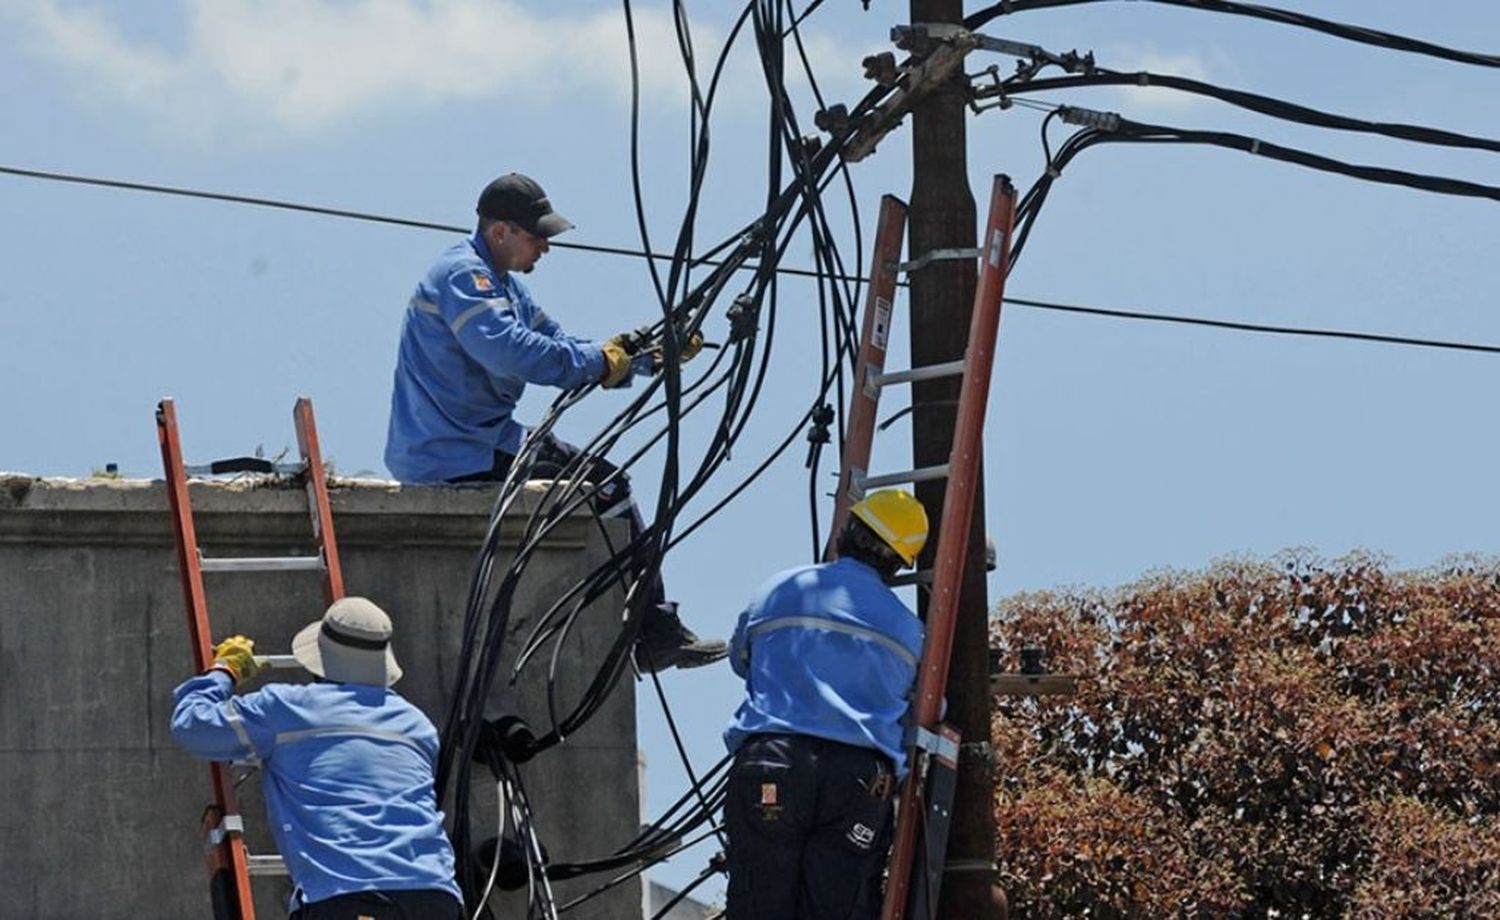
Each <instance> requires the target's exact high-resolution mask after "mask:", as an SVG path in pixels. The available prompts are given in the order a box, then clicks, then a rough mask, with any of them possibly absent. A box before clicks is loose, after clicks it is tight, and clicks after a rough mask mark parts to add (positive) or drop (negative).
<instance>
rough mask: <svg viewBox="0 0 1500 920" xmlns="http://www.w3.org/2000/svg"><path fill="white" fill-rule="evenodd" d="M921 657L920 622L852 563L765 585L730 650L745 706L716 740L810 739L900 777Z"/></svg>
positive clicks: (788, 574) (873, 575) (786, 575)
mask: <svg viewBox="0 0 1500 920" xmlns="http://www.w3.org/2000/svg"><path fill="white" fill-rule="evenodd" d="M921 656H922V622H921V621H920V620H918V619H917V616H916V614H914V613H912V612H911V610H910V609H908V608H907V606H906V605H905V604H903V603H902V602H901V599H900V598H898V597H896V595H895V594H894V593H893V592H892V591H891V589H890V588H889V587H887V586H886V584H885V583H884V582H883V581H881V579H880V575H879V574H878V573H877V572H876V571H875V570H874V569H873V568H871V567H870V566H868V565H865V564H864V563H863V562H859V561H856V560H854V559H840V560H838V561H836V562H829V563H824V564H822V565H810V566H802V567H800V568H795V569H790V570H788V571H785V572H782V573H780V574H779V575H776V576H775V577H773V578H772V579H771V580H770V581H768V582H767V583H766V584H765V585H764V586H762V587H761V588H760V590H759V591H757V592H756V595H755V597H754V599H753V600H752V601H751V602H750V605H749V607H747V608H746V610H745V612H744V613H742V614H741V615H740V618H739V622H738V624H737V625H736V627H735V630H734V639H733V640H732V641H731V643H730V646H729V661H730V665H731V666H732V667H733V668H734V672H735V673H736V674H738V675H740V676H741V677H743V678H744V679H745V701H744V702H743V703H741V704H740V707H739V709H738V710H737V711H736V712H735V714H734V719H733V720H732V721H731V722H730V725H729V728H728V730H726V731H725V732H724V743H725V745H726V746H727V747H728V748H729V750H730V751H735V750H738V749H739V746H740V744H741V743H742V742H743V741H744V740H745V738H747V737H749V736H750V735H754V734H758V733H761V732H766V733H772V734H796V735H812V736H814V737H818V738H827V739H830V740H832V741H840V742H843V743H845V744H852V745H855V746H857V747H867V748H874V749H875V750H878V751H882V752H884V753H885V754H886V755H888V756H889V757H890V758H891V760H892V761H893V762H894V764H895V767H896V772H897V775H902V774H904V773H905V772H906V749H905V745H904V744H903V743H902V742H903V734H904V730H905V725H904V719H905V717H906V710H907V707H908V703H909V699H910V696H911V691H912V686H913V684H914V683H915V682H916V676H917V664H918V662H919V660H920V659H921Z"/></svg>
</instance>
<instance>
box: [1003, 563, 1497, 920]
mask: <svg viewBox="0 0 1500 920" xmlns="http://www.w3.org/2000/svg"><path fill="white" fill-rule="evenodd" d="M993 632H994V641H995V643H996V646H997V647H998V648H1000V649H1001V650H1003V651H1004V652H1005V653H1006V655H1007V657H1006V658H1005V659H1004V660H1005V666H1006V668H1007V669H1011V670H1013V669H1014V668H1015V667H1016V666H1017V657H1016V652H1017V650H1018V649H1020V648H1021V647H1022V646H1024V645H1038V646H1041V647H1042V648H1043V649H1044V651H1045V654H1046V660H1047V664H1048V665H1049V667H1050V669H1051V670H1053V671H1059V672H1072V673H1077V674H1080V675H1082V676H1083V677H1084V678H1085V679H1084V680H1083V681H1082V682H1081V686H1080V692H1079V694H1078V696H1076V697H1074V698H1072V699H1067V700H1060V699H1052V700H1048V699H1018V698H1000V699H999V700H998V701H997V704H996V710H995V719H994V742H995V751H996V755H995V756H996V771H997V776H996V780H997V782H996V801H995V809H996V819H997V821H998V824H999V829H1000V835H999V840H1000V842H999V853H998V859H999V864H1000V866H1001V871H1002V877H1003V880H1004V883H1005V885H1006V888H1007V889H1008V893H1009V895H1010V900H1011V905H1012V911H1013V916H1016V917H1035V918H1058V917H1099V918H1113V917H1145V918H1154V917H1246V918H1260V917H1265V918H1272V917H1312V918H1325V917H1327V918H1338V917H1349V918H1358V920H1374V918H1419V917H1420V918H1447V917H1453V918H1460V917H1463V918H1468V917H1500V563H1497V562H1495V561H1485V560H1477V559H1472V558H1465V559H1460V560H1455V561H1453V562H1451V563H1448V564H1445V565H1443V566H1440V567H1438V568H1436V569H1433V570H1430V571H1424V572H1418V573H1399V574H1398V573H1392V572H1388V571H1387V570H1386V567H1385V565H1384V564H1383V562H1382V561H1381V560H1378V559H1375V558H1373V557H1370V556H1367V555H1362V554H1361V555H1353V556H1349V557H1346V558H1343V559H1339V560H1335V561H1332V562H1325V561H1323V560H1320V559H1318V558H1316V557H1313V556H1310V555H1308V554H1305V553H1299V554H1288V555H1286V556H1284V557H1282V558H1279V559H1277V560H1274V561H1272V562H1249V561H1233V562H1223V563H1219V564H1217V565H1215V566H1214V567H1212V568H1211V569H1209V570H1207V571H1204V572H1193V573H1175V572H1167V573H1160V574H1155V575H1152V576H1149V577H1147V578H1145V579H1143V580H1142V581H1140V582H1138V583H1136V584H1134V585H1130V586H1128V587H1126V588H1124V589H1121V590H1119V591H1117V592H1113V593H1109V594H1106V593H1102V592H1059V593H1040V594H1027V595H1021V596H1018V597H1014V598H1011V599H1009V600H1007V601H1005V602H1004V603H1003V604H1002V605H1001V607H1000V610H999V611H998V614H997V617H996V620H995V623H994V626H993Z"/></svg>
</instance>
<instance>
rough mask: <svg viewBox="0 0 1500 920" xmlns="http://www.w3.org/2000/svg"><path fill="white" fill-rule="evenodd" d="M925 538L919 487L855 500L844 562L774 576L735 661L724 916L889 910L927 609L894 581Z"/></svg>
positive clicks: (834, 917) (735, 644)
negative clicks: (885, 891)
mask: <svg viewBox="0 0 1500 920" xmlns="http://www.w3.org/2000/svg"><path fill="white" fill-rule="evenodd" d="M926 542H927V514H926V512H925V511H924V510H923V509H922V506H921V504H919V503H918V502H917V500H916V499H915V498H913V497H912V495H911V494H910V493H909V492H904V491H901V490H899V489H887V490H884V491H880V492H875V493H872V494H871V495H869V496H867V497H866V498H864V499H863V500H862V501H860V502H858V503H856V504H855V505H854V506H853V507H852V508H851V509H850V514H849V521H848V524H847V525H846V526H845V527H844V530H843V531H842V533H841V534H840V535H839V539H838V544H837V548H838V555H839V558H838V560H837V561H835V562H827V563H823V564H821V565H811V566H801V567H799V568H795V569H790V570H788V571H785V572H782V573H781V574H779V575H776V576H775V577H773V578H772V579H771V580H770V581H768V582H767V583H766V584H765V585H763V586H762V587H761V588H760V590H759V591H758V592H756V594H755V597H754V599H753V600H751V602H750V606H749V607H748V608H746V610H745V612H744V613H743V614H741V615H740V619H739V623H738V625H737V626H736V627H735V631H734V639H733V640H732V642H731V643H730V658H729V660H730V664H731V665H732V666H733V668H734V671H735V673H736V674H739V675H740V676H741V677H743V678H744V679H745V701H744V702H743V703H741V704H740V707H739V710H738V711H737V712H736V713H735V716H734V719H733V721H732V722H731V723H730V726H729V729H728V730H727V731H726V732H725V733H724V743H725V744H726V745H727V746H728V748H729V750H730V751H731V752H733V753H734V765H733V766H732V767H731V771H730V780H729V793H728V799H727V800H726V802H725V805H724V826H725V830H726V831H727V833H728V835H729V839H728V849H727V853H726V855H727V857H728V866H729V901H728V915H727V916H728V920H862V918H873V917H876V916H877V915H878V914H879V911H880V876H881V868H882V866H883V864H884V862H885V855H886V850H887V848H888V847H889V845H890V831H891V827H890V824H891V810H892V806H891V793H892V792H893V790H894V788H895V782H896V780H897V779H899V778H900V777H901V776H903V775H904V774H905V772H906V751H905V746H904V743H903V737H902V733H903V726H904V720H905V717H906V711H907V707H908V704H909V701H910V700H909V698H910V696H911V691H912V687H913V685H914V684H915V682H916V675H917V662H918V660H919V659H920V657H921V654H922V623H921V621H920V620H919V619H918V618H917V616H916V614H914V613H912V611H911V610H910V609H909V608H908V607H907V606H906V605H905V604H903V603H902V602H901V600H900V599H899V598H897V597H896V595H895V593H894V592H892V591H891V589H890V587H889V583H890V581H891V580H892V579H893V578H894V577H895V575H896V573H897V572H898V571H900V570H901V569H902V568H903V567H904V566H908V565H911V564H912V563H913V562H914V561H915V560H916V558H917V554H918V553H920V552H921V551H922V547H923V545H924V544H925V543H926Z"/></svg>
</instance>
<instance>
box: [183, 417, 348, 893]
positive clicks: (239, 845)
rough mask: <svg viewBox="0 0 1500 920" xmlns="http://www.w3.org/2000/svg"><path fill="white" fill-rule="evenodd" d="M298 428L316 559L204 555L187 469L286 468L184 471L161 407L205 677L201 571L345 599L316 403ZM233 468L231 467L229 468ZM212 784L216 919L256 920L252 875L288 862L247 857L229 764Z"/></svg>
mask: <svg viewBox="0 0 1500 920" xmlns="http://www.w3.org/2000/svg"><path fill="white" fill-rule="evenodd" d="M292 415H293V419H294V421H295V423H296V428H297V446H298V449H299V450H300V451H301V454H302V465H301V466H300V467H298V468H296V470H295V471H296V472H300V473H301V474H302V475H303V476H304V477H305V479H306V482H305V487H306V490H307V502H308V510H309V512H310V514H311V516H312V531H313V537H314V539H315V540H316V543H317V549H318V552H317V555H311V556H275V557H217V558H206V557H205V556H204V555H203V552H202V550H201V549H200V548H199V546H198V534H197V530H196V529H195V528H194V526H193V510H192V503H191V501H190V498H189V494H188V476H189V475H190V471H198V473H199V475H202V474H204V473H208V474H213V475H216V474H222V473H224V472H233V471H240V472H262V473H271V474H278V473H284V472H286V470H285V469H284V468H282V467H280V466H277V465H271V464H265V461H259V462H260V463H262V464H265V465H266V466H268V467H270V468H269V469H263V468H261V467H260V466H255V467H254V468H253V469H251V468H250V467H249V466H246V467H245V468H244V469H241V468H240V466H241V465H242V462H241V461H228V466H226V464H225V463H224V462H221V463H219V464H209V465H206V466H201V467H187V466H185V465H184V464H183V462H182V442H181V440H180V438H179V436H178V432H177V410H176V406H175V405H174V404H173V401H172V399H171V398H170V397H168V398H165V399H163V400H162V401H161V402H160V403H158V404H157V407H156V434H157V440H158V442H159V443H160V445H161V457H162V468H163V470H164V471H165V473H166V482H167V498H168V502H169V504H170V505H171V511H172V524H173V533H174V535H175V537H176V544H177V567H178V571H179V573H180V574H181V576H182V593H183V600H184V602H185V604H186V607H187V616H188V635H189V638H190V639H191V640H192V648H193V664H194V667H195V668H196V670H197V671H198V672H200V673H201V672H203V671H205V670H207V669H208V668H209V666H210V665H212V664H213V632H212V629H211V628H210V626H209V619H208V601H207V596H206V594H205V592H204V589H203V573H204V572H226V573H234V572H288V571H319V572H322V574H323V599H324V601H325V603H330V604H331V603H333V602H334V601H336V600H338V599H339V598H341V597H343V596H344V576H343V571H342V569H341V568H340V565H339V553H338V545H337V541H336V540H335V537H334V528H333V508H332V504H331V503H330V501H329V498H328V480H327V475H326V473H325V471H324V467H323V458H322V453H321V450H320V447H319V444H318V432H317V427H316V424H315V423H314V421H313V409H312V401H311V400H309V399H307V398H306V397H302V398H300V399H298V400H297V404H296V406H295V407H294V409H293V412H292ZM228 467H234V469H229V468H228ZM256 658H257V660H258V661H260V662H261V663H262V664H263V665H266V666H269V667H273V668H294V667H300V665H299V664H298V663H297V661H296V659H295V658H293V657H292V656H291V655H259V656H256ZM209 775H210V778H211V780H212V785H213V803H212V804H211V805H209V806H208V808H207V809H206V810H205V811H204V818H203V829H204V831H205V834H206V840H205V851H206V857H207V861H208V867H209V896H210V900H211V903H212V906H213V915H214V917H215V920H255V903H254V899H253V895H252V891H251V887H250V879H251V876H260V875H285V874H286V866H285V862H284V860H283V859H282V858H281V857H280V856H278V855H276V854H270V855H254V856H252V855H250V854H249V853H247V852H246V850H245V842H244V818H243V817H242V815H241V814H240V811H239V806H238V804H237V803H236V801H235V795H234V783H233V780H232V778H231V777H230V775H229V765H228V764H225V763H211V764H209Z"/></svg>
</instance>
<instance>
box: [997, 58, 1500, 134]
mask: <svg viewBox="0 0 1500 920" xmlns="http://www.w3.org/2000/svg"><path fill="white" fill-rule="evenodd" d="M1086 86H1159V87H1163V88H1165V89H1174V90H1179V91H1181V92H1186V93H1194V94H1196V95H1199V96H1208V97H1210V98H1213V99H1218V100H1220V101H1221V102H1227V103H1229V104H1231V105H1235V106H1238V107H1240V108H1242V109H1247V110H1249V111H1252V112H1258V113H1260V114H1262V115H1269V116H1271V117H1272V118H1279V119H1282V120H1283V121H1292V122H1296V123H1298V124H1304V125H1313V126H1314V127H1319V128H1332V129H1334V130H1338V131H1355V132H1360V133H1364V134H1378V135H1381V136H1383V137H1391V138H1396V139H1398V140H1405V141H1413V142H1416V143H1419V144H1434V145H1437V146H1441V147H1462V148H1470V149H1474V150H1488V151H1491V152H1500V140H1496V139H1494V138H1489V137H1476V136H1474V135H1469V134H1458V133H1456V132H1453V131H1445V130H1443V129H1441V128H1429V127H1426V126H1423V125H1409V124H1402V123H1399V122H1379V121H1366V120H1364V119H1360V118H1351V117H1349V116H1347V115H1339V114H1336V113H1333V112H1324V111H1321V110H1319V109H1313V108H1308V107H1307V106H1303V105H1298V104H1296V103H1294V102H1287V101H1286V100H1284V99H1277V98H1275V97H1272V96H1262V95H1260V94H1259V93H1250V92H1245V91H1244V90H1238V89H1230V88H1228V87H1224V86H1216V85H1214V84H1212V83H1205V82H1203V81H1201V80H1193V79H1190V78H1188V77H1179V76H1173V75H1170V74H1157V73H1151V72H1149V71H1138V72H1136V73H1121V72H1119V71H1113V70H1107V69H1104V68H1099V69H1098V70H1096V71H1095V72H1093V73H1086V74H1076V75H1071V76H1066V77H1046V78H1041V79H1030V80H1025V81H1015V80H1010V81H1006V82H1005V83H1004V84H1001V85H1000V86H998V87H986V88H981V89H979V90H977V91H976V92H975V94H974V95H975V97H976V98H985V97H988V96H996V95H999V96H1003V97H1005V98H1009V97H1010V96H1013V95H1015V94H1018V93H1039V92H1047V91H1051V90H1062V89H1074V88H1078V87H1086Z"/></svg>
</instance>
